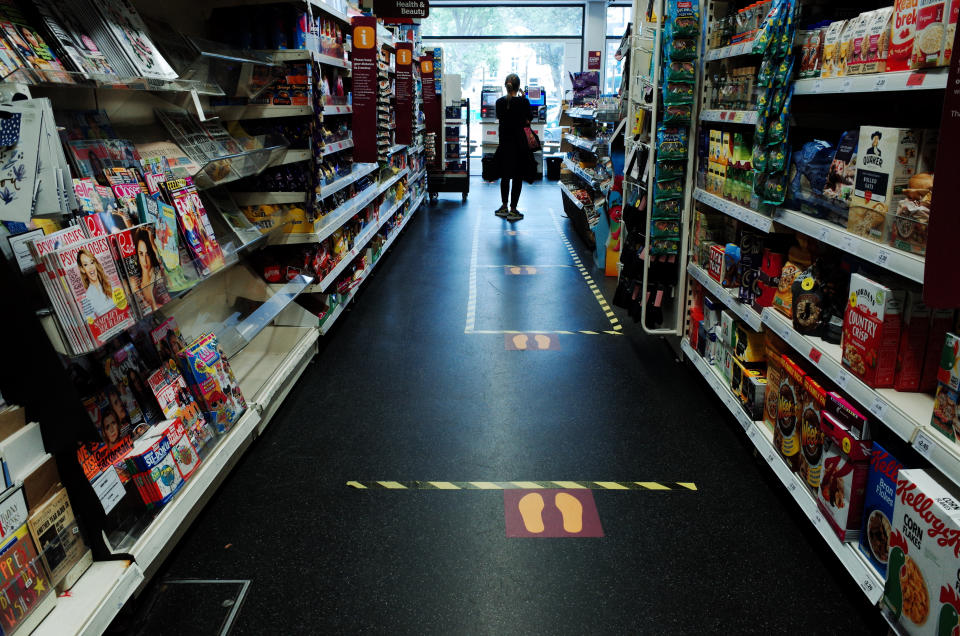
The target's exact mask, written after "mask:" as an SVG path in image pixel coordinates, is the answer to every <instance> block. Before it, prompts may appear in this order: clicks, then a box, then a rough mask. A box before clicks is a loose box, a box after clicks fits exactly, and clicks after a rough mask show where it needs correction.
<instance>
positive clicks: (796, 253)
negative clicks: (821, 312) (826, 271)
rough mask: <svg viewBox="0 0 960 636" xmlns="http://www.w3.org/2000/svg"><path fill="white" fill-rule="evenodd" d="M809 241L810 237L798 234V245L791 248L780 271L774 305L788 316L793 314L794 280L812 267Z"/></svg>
mask: <svg viewBox="0 0 960 636" xmlns="http://www.w3.org/2000/svg"><path fill="white" fill-rule="evenodd" d="M809 242H810V239H809V238H808V237H806V236H804V235H802V234H798V235H797V245H794V246H793V247H791V248H790V251H789V252H788V254H787V259H788V260H787V262H786V263H784V265H783V269H782V270H781V271H780V282H779V285H778V286H777V291H776V294H775V295H774V297H773V306H774V307H776V308H777V310H778V311H780V313H782V314H783V315H785V316H786V317H787V318H791V317H792V315H793V281H794V279H796V278H797V276H799V275H800V274H801V273H803V271H804V270H806V269H807V268H808V267H810V264H811V262H812V260H813V259H812V257H811V255H810V251H809V249H808V245H809Z"/></svg>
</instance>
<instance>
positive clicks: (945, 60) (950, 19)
mask: <svg viewBox="0 0 960 636" xmlns="http://www.w3.org/2000/svg"><path fill="white" fill-rule="evenodd" d="M958 17H960V0H950V12H949V13H947V15H946V17H945V19H944V22H946V25H947V27H946V33H945V34H944V36H943V53H942V54H941V55H940V66H950V58H952V57H953V39H954V37H955V36H956V34H957V18H958Z"/></svg>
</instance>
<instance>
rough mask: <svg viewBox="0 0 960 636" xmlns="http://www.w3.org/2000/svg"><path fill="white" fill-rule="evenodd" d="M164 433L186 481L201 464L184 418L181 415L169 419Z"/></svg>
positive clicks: (181, 474)
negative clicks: (188, 434)
mask: <svg viewBox="0 0 960 636" xmlns="http://www.w3.org/2000/svg"><path fill="white" fill-rule="evenodd" d="M163 434H164V435H166V436H167V439H168V440H169V441H170V453H171V454H172V455H173V461H174V463H176V465H177V470H179V471H180V476H181V477H183V479H184V481H186V480H187V479H189V478H190V475H192V474H193V471H195V470H196V469H197V466H199V465H200V453H199V452H197V449H196V448H195V447H194V445H193V444H192V443H191V442H190V438H189V436H187V430H186V428H185V427H184V425H183V420H181V419H180V418H179V417H178V418H176V419H173V420H170V421H169V426H168V427H167V428H166V430H164V432H163Z"/></svg>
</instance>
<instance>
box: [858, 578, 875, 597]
mask: <svg viewBox="0 0 960 636" xmlns="http://www.w3.org/2000/svg"><path fill="white" fill-rule="evenodd" d="M860 587H862V588H863V591H864V592H866V593H867V594H869V593H870V592H872V591H873V588H874V587H875V586H874V585H873V581H871V580H870V579H863V581H861V582H860Z"/></svg>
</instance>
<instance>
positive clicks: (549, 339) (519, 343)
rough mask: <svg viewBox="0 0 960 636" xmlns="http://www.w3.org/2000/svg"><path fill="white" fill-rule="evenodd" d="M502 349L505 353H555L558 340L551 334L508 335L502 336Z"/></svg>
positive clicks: (558, 344)
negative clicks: (538, 351) (539, 351)
mask: <svg viewBox="0 0 960 636" xmlns="http://www.w3.org/2000/svg"><path fill="white" fill-rule="evenodd" d="M503 348H504V349H506V350H507V351H531V350H532V351H536V350H541V351H547V350H551V351H556V350H558V349H559V348H560V339H559V338H557V335H556V334H552V333H549V334H548V333H508V334H504V336H503Z"/></svg>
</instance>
